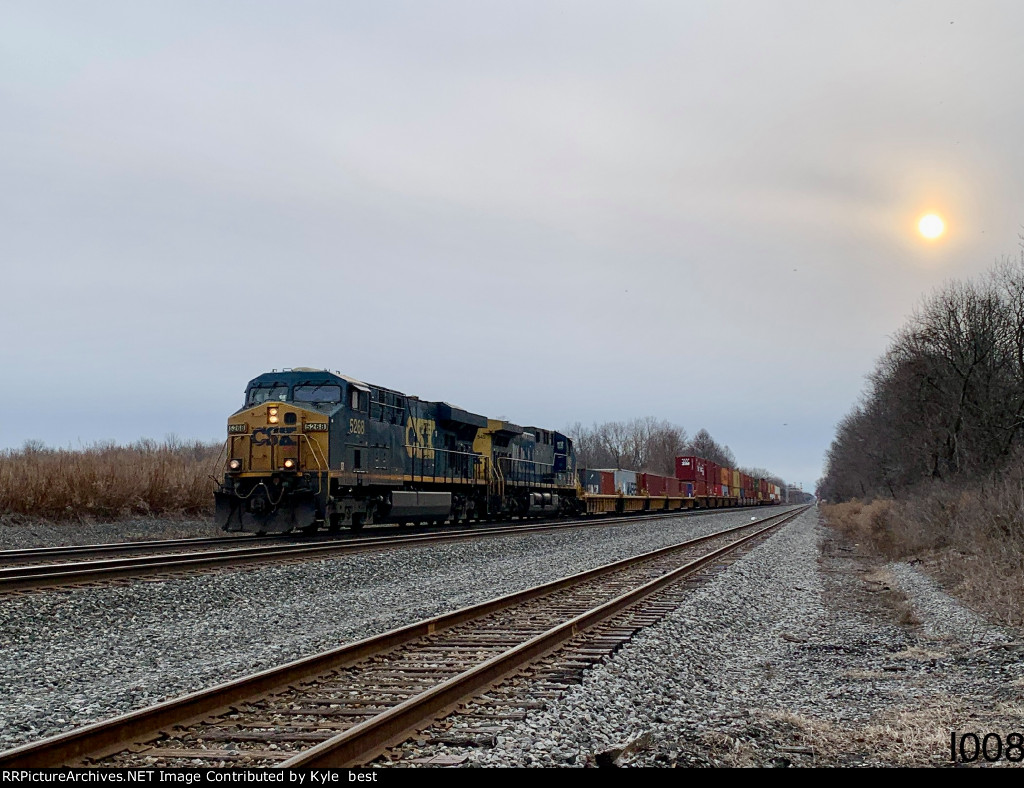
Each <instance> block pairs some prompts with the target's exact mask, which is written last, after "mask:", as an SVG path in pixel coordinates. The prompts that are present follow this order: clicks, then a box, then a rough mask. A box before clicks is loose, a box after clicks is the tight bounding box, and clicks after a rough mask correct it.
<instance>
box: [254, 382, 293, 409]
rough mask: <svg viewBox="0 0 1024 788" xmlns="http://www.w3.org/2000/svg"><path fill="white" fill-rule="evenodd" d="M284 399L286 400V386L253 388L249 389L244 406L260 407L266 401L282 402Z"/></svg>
mask: <svg viewBox="0 0 1024 788" xmlns="http://www.w3.org/2000/svg"><path fill="white" fill-rule="evenodd" d="M286 399H288V387H287V386H253V387H252V388H251V389H249V396H248V398H247V399H246V401H245V404H246V405H247V406H249V407H252V406H253V405H261V404H263V403H264V402H266V401H267V400H274V401H276V402H284V401H285V400H286Z"/></svg>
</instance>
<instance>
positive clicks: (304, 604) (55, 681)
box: [0, 510, 766, 749]
mask: <svg viewBox="0 0 1024 788" xmlns="http://www.w3.org/2000/svg"><path fill="white" fill-rule="evenodd" d="M765 513H766V512H764V511H763V510H761V511H760V512H758V514H760V515H763V514H765ZM753 517H754V515H753V514H752V510H738V511H735V512H731V511H730V512H721V513H713V514H702V515H686V516H681V517H674V518H668V519H660V520H653V521H647V522H641V523H621V524H614V523H610V524H608V525H599V526H590V527H587V528H581V529H571V530H567V531H561V532H556V533H546V534H523V535H516V536H508V537H485V538H482V539H479V540H474V541H472V542H461V543H452V544H448V545H438V546H433V547H424V548H406V549H398V550H391V551H385V552H376V553H364V554H361V555H355V556H347V557H339V558H334V559H329V560H323V561H317V562H310V563H305V564H293V565H277V566H265V567H255V568H253V567H247V568H245V569H242V570H234V571H227V572H219V573H215V574H207V575H196V576H190V577H186V578H181V579H172V580H159V581H153V580H151V581H145V580H139V581H132V582H130V583H128V584H127V585H118V586H106V587H96V588H84V589H73V590H64V591H44V592H33V593H30V594H26V595H24V596H6V597H0V749H6V748H10V747H13V746H15V745H18V744H21V743H25V742H29V741H33V740H36V739H40V738H42V737H44V736H48V735H51V734H54V733H58V732H60V731H64V730H68V729H71V728H75V727H80V726H82V725H84V724H86V723H89V722H93V721H96V720H100V719H105V718H108V717H111V716H114V715H117V714H121V713H124V712H127V711H130V710H132V709H137V708H141V707H144V706H148V705H151V704H153V703H156V702H158V701H160V700H163V699H165V698H168V697H174V696H177V695H180V694H184V693H186V692H191V691H195V690H198V689H201V688H203V687H207V686H212V685H214V684H217V683H219V682H222V681H225V680H228V679H231V678H235V677H238V676H241V675H245V674H247V673H250V672H254V671H256V670H260V669H263V668H268V667H272V666H275V665H279V664H282V663H284V662H287V661H289V660H292V659H296V658H298V657H301V656H306V655H309V654H313V653H316V652H318V651H322V650H326V649H329V648H334V647H336V646H338V645H341V644H343V643H346V642H350V641H353V640H357V639H359V638H363V637H367V636H369V635H373V634H376V633H380V632H384V631H387V630H389V629H392V628H395V627H398V626H401V625H404V624H408V623H411V622H414V621H417V620H420V619H422V618H427V617H430V616H435V615H438V614H440V613H444V612H447V611H450V610H454V609H457V608H459V607H463V606H465V605H470V604H474V603H477V602H481V601H484V600H486V599H489V598H492V597H495V596H499V595H502V594H506V593H510V592H512V591H516V590H519V589H522V588H526V587H528V586H531V585H535V584H538V583H542V582H545V581H549V580H554V579H556V578H559V577H563V576H565V575H569V574H573V573H575V572H579V571H582V570H584V569H589V568H591V567H595V566H599V565H601V564H604V563H607V562H609V561H613V560H617V559H620V558H625V557H627V556H630V555H635V554H637V553H641V552H645V551H648V550H653V549H656V548H658V547H662V546H665V545H668V544H674V543H677V542H680V541H683V540H685V539H687V538H691V537H694V536H699V535H702V534H705V533H709V532H712V531H717V530H721V529H723V528H727V527H729V526H734V525H739V524H741V523H744V522H749V521H750V520H751V519H753Z"/></svg>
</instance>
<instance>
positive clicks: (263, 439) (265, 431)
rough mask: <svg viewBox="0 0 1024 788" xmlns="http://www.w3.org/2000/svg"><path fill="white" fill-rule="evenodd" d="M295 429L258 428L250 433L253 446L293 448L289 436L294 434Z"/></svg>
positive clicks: (292, 442)
mask: <svg viewBox="0 0 1024 788" xmlns="http://www.w3.org/2000/svg"><path fill="white" fill-rule="evenodd" d="M295 429H296V428H295V427H260V428H259V429H256V430H253V431H252V445H253V446H294V445H295V441H293V440H292V439H291V438H290V437H289V435H291V434H292V433H293V432H295Z"/></svg>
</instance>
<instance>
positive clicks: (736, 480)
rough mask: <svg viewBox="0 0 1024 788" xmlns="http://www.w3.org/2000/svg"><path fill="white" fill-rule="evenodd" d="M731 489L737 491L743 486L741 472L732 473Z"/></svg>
mask: <svg viewBox="0 0 1024 788" xmlns="http://www.w3.org/2000/svg"><path fill="white" fill-rule="evenodd" d="M729 486H730V487H735V488H736V489H737V490H738V489H740V488H741V487H742V486H743V474H742V473H740V472H739V471H733V472H732V481H731V482H729Z"/></svg>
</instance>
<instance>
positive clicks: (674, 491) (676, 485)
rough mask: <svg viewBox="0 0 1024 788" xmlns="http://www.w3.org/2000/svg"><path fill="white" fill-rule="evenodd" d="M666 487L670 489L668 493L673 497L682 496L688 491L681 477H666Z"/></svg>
mask: <svg viewBox="0 0 1024 788" xmlns="http://www.w3.org/2000/svg"><path fill="white" fill-rule="evenodd" d="M665 489H666V490H668V494H669V496H670V497H672V498H682V497H683V494H684V493H685V492H686V489H685V488H684V487H683V482H682V481H680V480H679V479H665Z"/></svg>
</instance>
